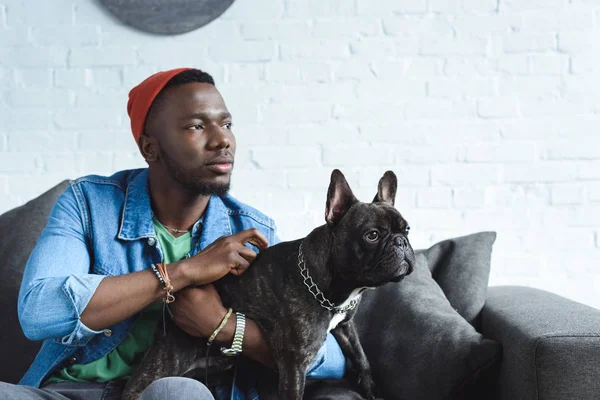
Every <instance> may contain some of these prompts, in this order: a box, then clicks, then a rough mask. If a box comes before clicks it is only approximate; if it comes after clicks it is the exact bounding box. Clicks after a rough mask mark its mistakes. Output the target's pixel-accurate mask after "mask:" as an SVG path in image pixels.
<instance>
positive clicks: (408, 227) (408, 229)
mask: <svg viewBox="0 0 600 400" xmlns="http://www.w3.org/2000/svg"><path fill="white" fill-rule="evenodd" d="M409 232H410V226H407V227H406V228H404V234H405V235H408V233H409Z"/></svg>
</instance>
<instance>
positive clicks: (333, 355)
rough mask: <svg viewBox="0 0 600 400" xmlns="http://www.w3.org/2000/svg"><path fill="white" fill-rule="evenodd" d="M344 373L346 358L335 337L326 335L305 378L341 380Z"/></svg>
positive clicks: (329, 334)
mask: <svg viewBox="0 0 600 400" xmlns="http://www.w3.org/2000/svg"><path fill="white" fill-rule="evenodd" d="M345 372H346V357H344V353H343V352H342V349H341V348H340V345H339V344H338V342H337V340H336V339H335V337H334V336H333V335H332V334H331V333H328V334H327V339H326V340H325V343H323V346H321V348H320V349H319V352H318V353H317V355H316V356H315V358H314V360H313V362H312V364H311V365H310V367H309V368H308V374H306V376H307V377H308V378H312V379H342V378H343V377H344V373H345Z"/></svg>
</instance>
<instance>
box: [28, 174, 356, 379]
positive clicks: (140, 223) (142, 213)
mask: <svg viewBox="0 0 600 400" xmlns="http://www.w3.org/2000/svg"><path fill="white" fill-rule="evenodd" d="M202 219H203V224H201V223H200V221H199V222H197V223H196V224H195V225H194V226H193V228H192V251H191V252H190V254H189V256H193V255H195V254H197V253H198V252H200V251H202V250H203V249H204V248H205V247H207V246H208V245H210V244H211V243H212V242H214V241H215V240H216V239H218V238H219V237H221V236H224V235H231V234H233V233H236V232H240V231H242V230H245V229H249V228H257V229H258V230H259V231H261V232H262V233H263V234H264V235H265V237H266V238H267V240H268V241H269V244H270V245H273V244H276V243H278V242H279V238H278V237H277V234H276V232H275V224H274V222H273V220H271V219H270V218H269V217H267V216H265V215H264V214H262V213H260V212H259V211H257V210H255V209H253V208H251V207H249V206H247V205H245V204H242V203H240V202H239V201H237V200H236V199H234V198H233V197H231V196H229V195H226V196H223V197H217V196H212V197H211V198H210V200H209V203H208V207H207V209H206V211H205V213H204V215H203V218H202ZM248 246H251V245H248ZM254 249H255V250H256V248H254ZM162 261H163V255H162V252H161V249H160V245H159V243H158V240H157V236H156V233H155V231H154V227H153V225H152V209H151V206H150V194H149V190H148V170H147V169H137V170H126V171H120V172H117V173H115V174H114V175H112V176H110V177H101V176H95V175H92V176H86V177H83V178H79V179H77V180H74V181H72V182H71V185H70V188H68V189H67V190H66V191H65V192H64V193H62V194H61V196H60V197H59V198H58V200H57V201H56V204H55V205H54V208H53V209H52V212H51V214H50V216H49V219H48V225H47V226H46V228H45V229H44V230H43V232H42V234H41V236H40V238H39V240H38V242H37V244H36V246H35V249H34V250H33V252H32V254H31V256H30V257H29V260H28V262H27V266H26V268H25V273H24V276H23V281H22V283H21V290H20V293H19V305H18V307H19V320H20V322H21V326H22V328H23V332H24V333H25V335H26V336H27V337H28V338H29V339H31V340H43V341H44V342H43V345H42V347H41V349H40V351H39V353H38V354H37V356H36V358H35V360H34V361H33V363H32V365H31V366H30V368H29V370H28V371H27V373H26V374H25V375H24V376H23V378H22V379H21V381H20V382H19V383H20V384H22V385H29V386H36V387H39V386H40V385H41V384H42V382H43V381H44V380H45V379H47V378H48V377H49V376H50V375H51V374H52V373H54V372H55V371H57V370H59V369H61V368H64V367H66V366H69V365H72V364H76V363H77V364H87V363H90V362H92V361H94V360H97V359H99V358H100V357H102V356H104V355H105V354H107V353H108V352H109V351H111V350H113V349H114V348H115V347H117V346H118V345H119V344H120V343H121V342H122V341H123V339H125V337H126V336H127V334H128V333H129V331H131V329H132V328H133V326H134V323H135V321H136V318H137V317H138V315H139V314H138V315H134V316H132V317H131V318H128V319H126V320H124V321H122V322H120V323H118V324H116V325H114V326H111V327H109V328H107V329H104V330H101V331H96V330H92V329H90V328H88V327H87V326H85V325H84V324H83V323H82V322H81V319H80V317H81V314H82V312H83V310H84V309H85V307H86V306H87V304H88V303H89V301H90V299H91V298H92V295H93V294H94V292H95V290H96V288H97V287H98V285H99V284H100V282H101V281H102V279H104V278H105V277H106V276H115V275H122V274H127V273H131V272H136V271H142V270H145V269H148V268H149V266H150V264H152V263H159V262H162ZM332 339H333V338H332V337H329V338H328V340H327V341H326V343H325V344H324V345H323V347H322V348H321V351H319V354H318V355H317V357H316V358H315V360H314V361H313V365H312V367H311V369H310V371H309V376H311V377H321V378H324V377H329V378H338V377H341V376H342V375H343V373H344V365H345V364H344V360H343V356H341V350H340V349H339V345H338V344H337V342H336V341H335V339H333V340H332Z"/></svg>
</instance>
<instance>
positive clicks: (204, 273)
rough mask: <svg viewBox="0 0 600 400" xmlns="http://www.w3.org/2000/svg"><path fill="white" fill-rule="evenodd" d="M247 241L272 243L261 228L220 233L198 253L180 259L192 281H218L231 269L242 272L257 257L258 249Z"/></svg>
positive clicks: (233, 271)
mask: <svg viewBox="0 0 600 400" xmlns="http://www.w3.org/2000/svg"><path fill="white" fill-rule="evenodd" d="M245 243H252V244H253V245H255V246H256V247H258V248H259V249H261V250H264V249H266V248H267V247H268V245H269V242H268V241H267V239H266V238H265V237H264V235H263V234H262V233H260V231H259V230H258V229H256V228H252V229H247V230H245V231H242V232H238V233H236V234H235V235H230V236H223V237H220V238H219V239H217V240H215V241H214V242H213V243H212V244H211V245H210V246H208V247H207V248H205V249H204V250H203V251H201V252H200V253H198V254H196V255H195V256H194V257H191V258H188V259H186V260H182V261H180V263H182V264H183V265H185V268H186V270H187V273H188V275H189V277H190V280H191V282H192V283H194V284H196V285H205V284H207V283H211V282H214V281H216V280H218V279H221V278H222V277H224V276H225V275H227V274H228V273H232V274H234V275H241V274H243V273H244V271H246V269H248V267H249V266H250V263H251V262H252V261H253V260H254V259H255V258H256V252H254V251H253V250H252V249H249V248H247V247H245V246H244V244H245Z"/></svg>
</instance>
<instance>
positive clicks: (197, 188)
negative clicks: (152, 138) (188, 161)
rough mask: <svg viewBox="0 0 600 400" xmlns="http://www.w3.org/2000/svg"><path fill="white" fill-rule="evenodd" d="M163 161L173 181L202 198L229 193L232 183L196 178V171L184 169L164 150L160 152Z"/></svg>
mask: <svg viewBox="0 0 600 400" xmlns="http://www.w3.org/2000/svg"><path fill="white" fill-rule="evenodd" d="M160 154H161V156H162V159H163V161H164V163H165V166H166V167H167V172H168V174H169V176H170V177H171V179H173V180H174V181H175V182H177V183H179V184H180V185H181V186H183V187H184V189H186V190H187V191H189V192H190V193H193V194H197V195H201V196H210V195H213V194H214V195H216V196H219V197H220V196H224V195H226V194H227V192H229V186H230V183H231V181H230V180H229V181H227V183H225V184H217V183H211V182H205V181H204V180H202V178H200V177H198V176H196V175H197V174H196V173H195V172H196V171H194V170H188V169H185V168H183V167H182V166H181V165H179V163H177V161H175V160H174V159H173V158H171V157H170V156H169V155H168V154H167V153H166V152H165V151H164V150H163V149H161V152H160Z"/></svg>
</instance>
